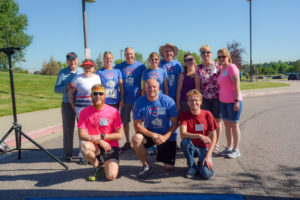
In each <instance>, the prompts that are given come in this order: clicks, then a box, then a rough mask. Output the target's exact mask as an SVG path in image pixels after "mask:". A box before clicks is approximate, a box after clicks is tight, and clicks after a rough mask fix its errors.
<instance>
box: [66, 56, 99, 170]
mask: <svg viewBox="0 0 300 200" xmlns="http://www.w3.org/2000/svg"><path fill="white" fill-rule="evenodd" d="M94 65H95V64H94V61H93V60H91V59H86V60H84V61H83V63H82V65H81V67H82V68H83V73H82V74H78V75H77V76H75V77H74V78H73V80H72V83H73V84H74V87H73V88H72V89H70V90H69V91H68V97H69V99H70V103H71V105H72V108H73V109H74V111H75V112H76V116H77V119H78V118H79V114H80V111H81V110H82V109H83V108H86V107H88V106H91V105H93V102H92V99H91V89H92V87H93V85H95V84H97V83H101V80H100V78H99V76H98V75H96V74H94V73H93V72H94ZM75 94H76V95H75ZM80 144H81V142H80V141H79V146H80ZM79 157H80V164H86V161H85V160H84V159H83V158H82V156H81V154H80V153H79Z"/></svg>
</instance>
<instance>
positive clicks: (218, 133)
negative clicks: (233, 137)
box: [216, 118, 222, 146]
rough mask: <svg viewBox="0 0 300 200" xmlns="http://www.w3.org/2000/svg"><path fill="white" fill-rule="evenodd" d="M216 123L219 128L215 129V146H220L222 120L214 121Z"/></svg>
mask: <svg viewBox="0 0 300 200" xmlns="http://www.w3.org/2000/svg"><path fill="white" fill-rule="evenodd" d="M216 121H217V122H218V125H219V128H217V130H216V132H217V141H216V146H220V138H221V135H222V120H221V119H220V118H218V119H216Z"/></svg>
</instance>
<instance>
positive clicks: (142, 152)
mask: <svg viewBox="0 0 300 200" xmlns="http://www.w3.org/2000/svg"><path fill="white" fill-rule="evenodd" d="M145 142H146V141H145V138H144V136H143V135H142V134H140V133H136V134H135V135H134V136H132V146H133V149H134V151H135V153H136V155H137V156H138V157H139V159H140V160H141V162H142V163H143V165H146V166H148V165H149V162H148V158H147V151H146V148H145V146H144V144H145Z"/></svg>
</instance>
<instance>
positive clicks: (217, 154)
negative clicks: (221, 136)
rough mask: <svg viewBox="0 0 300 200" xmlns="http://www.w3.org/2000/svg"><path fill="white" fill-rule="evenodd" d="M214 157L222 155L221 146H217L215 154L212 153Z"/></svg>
mask: <svg viewBox="0 0 300 200" xmlns="http://www.w3.org/2000/svg"><path fill="white" fill-rule="evenodd" d="M212 155H213V156H219V155H220V147H219V146H217V145H216V146H215V147H214V150H213V152H212Z"/></svg>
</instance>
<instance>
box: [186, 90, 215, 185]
mask: <svg viewBox="0 0 300 200" xmlns="http://www.w3.org/2000/svg"><path fill="white" fill-rule="evenodd" d="M186 96H187V104H188V106H189V108H190V110H189V111H185V112H182V113H180V135H181V138H182V141H181V147H182V149H183V153H184V156H185V157H186V159H187V165H188V167H189V169H188V172H187V174H186V177H187V178H194V176H195V174H196V172H197V166H196V164H195V160H194V156H196V157H198V158H199V160H198V169H199V172H200V175H201V176H202V177H203V178H204V179H209V178H210V177H212V176H213V174H214V171H213V169H214V165H213V162H212V152H213V149H214V147H215V144H216V138H217V136H216V129H217V128H218V123H217V121H216V120H215V118H214V117H213V115H212V114H211V112H210V111H207V110H202V109H201V103H202V95H201V93H200V92H199V91H198V90H196V89H192V90H190V91H189V92H188V93H187V95H186Z"/></svg>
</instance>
